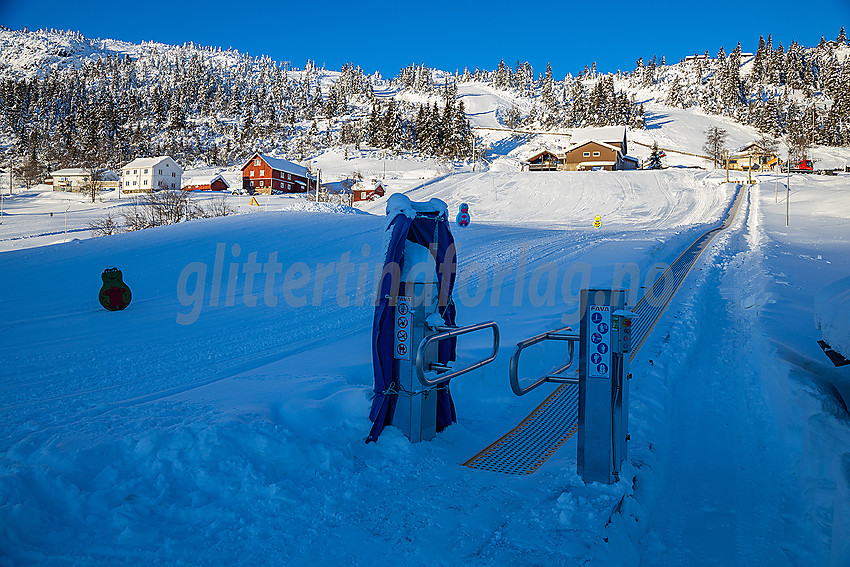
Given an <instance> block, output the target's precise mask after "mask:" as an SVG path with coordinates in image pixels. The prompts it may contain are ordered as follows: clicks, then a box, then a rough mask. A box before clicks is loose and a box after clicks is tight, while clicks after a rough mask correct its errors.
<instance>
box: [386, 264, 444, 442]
mask: <svg viewBox="0 0 850 567" xmlns="http://www.w3.org/2000/svg"><path fill="white" fill-rule="evenodd" d="M408 273H409V272H408ZM422 275H424V274H420V276H422ZM428 275H431V274H428ZM437 300H438V293H437V282H436V277H433V278H428V277H426V278H425V281H418V282H414V281H411V280H410V279H407V278H406V279H405V281H402V283H401V285H400V287H399V296H398V300H397V303H396V309H395V324H394V328H393V331H394V334H395V349H394V360H393V375H394V376H397V377H398V378H397V380H398V385H399V390H400V391H401V392H404V393H405V394H402V395H399V396H398V401H397V402H396V407H395V414H394V415H393V425H395V426H396V427H398V428H399V429H401V431H402V433H404V434H405V436H407V438H408V439H410V440H411V441H413V442H414V443H416V442H419V441H428V440H429V439H433V438H434V436H435V435H436V434H437V392H436V391H431V390H428V389H424V390H423V387H422V384H420V382H419V380H418V379H417V377H416V358H415V357H416V352H413V351H414V349H415V348H416V347H417V346H418V345H419V344H420V343H421V342H422V341H423V339H424V338H425V335H426V328H425V320H426V319H427V318H428V316H429V315H431V314H432V313H435V312H436V310H437ZM424 355H425V356H426V357H427V362H428V363H434V362H436V361H437V344H433V345H430V348H428V350H427V351H426V352H425V353H424ZM413 392H419V393H418V394H413Z"/></svg>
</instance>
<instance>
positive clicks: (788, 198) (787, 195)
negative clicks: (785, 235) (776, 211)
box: [785, 150, 791, 226]
mask: <svg viewBox="0 0 850 567" xmlns="http://www.w3.org/2000/svg"><path fill="white" fill-rule="evenodd" d="M790 201H791V150H788V183H786V184H785V226H788V213H789V212H790V205H789V202H790Z"/></svg>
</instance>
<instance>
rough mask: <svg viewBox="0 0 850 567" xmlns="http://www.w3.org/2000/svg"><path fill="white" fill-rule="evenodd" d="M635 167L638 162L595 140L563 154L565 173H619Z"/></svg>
mask: <svg viewBox="0 0 850 567" xmlns="http://www.w3.org/2000/svg"><path fill="white" fill-rule="evenodd" d="M637 166H638V160H637V159H636V158H633V157H631V156H627V155H624V154H623V152H622V151H621V150H620V148H619V147H617V146H614V145H611V144H608V143H605V142H597V141H596V140H588V141H586V142H579V143H578V144H575V145H574V146H572V147H570V148H568V149H567V151H566V152H565V153H564V165H563V169H565V170H566V171H596V170H600V169H601V170H605V171H619V170H623V169H637Z"/></svg>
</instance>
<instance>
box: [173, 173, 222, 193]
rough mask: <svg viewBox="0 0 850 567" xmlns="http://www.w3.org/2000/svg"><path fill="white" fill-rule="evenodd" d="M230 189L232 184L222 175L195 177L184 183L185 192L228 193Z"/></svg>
mask: <svg viewBox="0 0 850 567" xmlns="http://www.w3.org/2000/svg"><path fill="white" fill-rule="evenodd" d="M228 189H230V184H229V183H228V182H227V181H226V180H225V179H224V177H222V176H221V174H220V173H216V174H215V175H204V176H201V177H193V178H191V179H187V180H186V181H185V182H184V183H183V190H184V191H227V190H228Z"/></svg>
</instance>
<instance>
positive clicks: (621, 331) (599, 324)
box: [577, 289, 634, 484]
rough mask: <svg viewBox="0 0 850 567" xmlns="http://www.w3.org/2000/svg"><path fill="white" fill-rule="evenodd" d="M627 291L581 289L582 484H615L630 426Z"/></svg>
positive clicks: (580, 408)
mask: <svg viewBox="0 0 850 567" xmlns="http://www.w3.org/2000/svg"><path fill="white" fill-rule="evenodd" d="M627 293H628V290H596V289H583V290H582V291H581V307H580V308H581V314H582V318H581V324H580V328H579V336H580V340H579V373H578V376H579V381H578V387H579V394H578V403H579V406H578V457H577V468H578V472H579V474H580V475H581V476H582V478H583V479H584V481H585V482H588V483H590V482H604V483H607V484H611V483H614V482H617V481H618V480H619V476H620V465H621V464H622V462H623V460H625V458H626V454H627V441H628V425H629V385H628V378H629V377H630V375H629V354H628V353H629V352H631V323H632V319H633V318H634V313H632V312H630V311H628V309H627V306H626V297H627V295H626V294H627Z"/></svg>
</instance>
